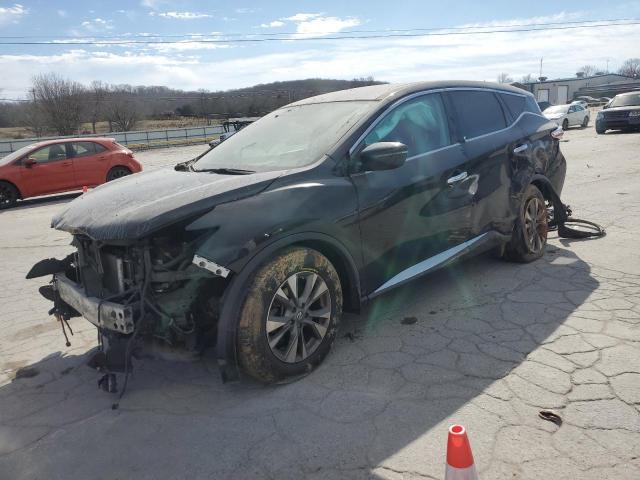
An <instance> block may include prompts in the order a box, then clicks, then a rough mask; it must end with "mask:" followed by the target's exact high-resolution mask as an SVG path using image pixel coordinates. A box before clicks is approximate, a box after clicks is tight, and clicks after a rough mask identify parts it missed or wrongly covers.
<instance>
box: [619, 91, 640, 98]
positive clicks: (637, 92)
mask: <svg viewBox="0 0 640 480" xmlns="http://www.w3.org/2000/svg"><path fill="white" fill-rule="evenodd" d="M639 93H640V90H635V91H633V92H624V93H619V94H618V95H616V97H624V96H625V95H638V94H639Z"/></svg>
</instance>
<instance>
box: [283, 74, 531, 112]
mask: <svg viewBox="0 0 640 480" xmlns="http://www.w3.org/2000/svg"><path fill="white" fill-rule="evenodd" d="M441 88H488V89H493V90H502V91H504V92H507V93H516V94H519V95H529V96H531V93H529V92H527V91H526V90H522V89H520V88H517V87H512V86H511V85H506V84H502V83H493V82H474V81H469V80H446V81H436V82H414V83H386V84H382V85H371V86H368V87H358V88H350V89H348V90H338V91H336V92H330V93H323V94H322V95H317V96H315V97H309V98H305V99H303V100H300V101H297V102H295V103H292V104H289V105H287V106H292V105H294V106H298V105H309V104H314V103H330V102H349V101H367V100H368V101H377V102H391V101H393V100H395V99H397V98H400V97H403V96H405V95H410V94H412V93H416V92H422V91H427V90H435V89H441Z"/></svg>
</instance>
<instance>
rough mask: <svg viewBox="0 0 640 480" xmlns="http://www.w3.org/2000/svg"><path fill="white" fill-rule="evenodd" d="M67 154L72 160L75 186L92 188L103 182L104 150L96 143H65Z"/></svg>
mask: <svg viewBox="0 0 640 480" xmlns="http://www.w3.org/2000/svg"><path fill="white" fill-rule="evenodd" d="M66 145H67V154H68V155H69V156H70V157H71V158H73V168H74V171H75V175H76V182H77V184H76V186H77V187H82V186H85V185H86V186H88V187H93V186H96V185H100V184H102V183H104V182H105V180H106V175H107V172H106V170H107V161H106V160H107V159H106V155H105V154H106V153H107V152H106V148H105V147H103V146H102V145H100V144H98V143H96V142H89V141H86V142H70V143H67V144H66Z"/></svg>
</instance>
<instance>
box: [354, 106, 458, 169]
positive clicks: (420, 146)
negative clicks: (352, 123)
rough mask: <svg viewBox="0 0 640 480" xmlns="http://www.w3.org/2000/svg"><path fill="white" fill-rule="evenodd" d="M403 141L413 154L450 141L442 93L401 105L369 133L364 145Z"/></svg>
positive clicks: (443, 145)
mask: <svg viewBox="0 0 640 480" xmlns="http://www.w3.org/2000/svg"><path fill="white" fill-rule="evenodd" d="M377 142H400V143H404V144H405V145H406V146H407V148H408V156H409V157H414V156H416V155H421V154H424V153H427V152H430V151H433V150H437V149H438V148H442V147H446V146H447V145H450V144H451V140H450V136H449V125H448V123H447V115H446V113H445V109H444V105H443V103H442V98H441V96H440V94H436V93H432V94H427V95H424V96H421V97H418V98H414V99H413V100H409V101H407V102H405V103H402V104H401V105H398V106H397V107H396V108H394V109H393V110H392V111H391V112H389V113H387V114H386V115H385V116H384V117H383V118H382V120H380V121H379V122H378V123H377V125H376V126H375V127H374V128H373V129H372V130H371V132H369V134H368V135H367V136H366V137H365V139H364V141H363V145H364V146H368V145H371V144H373V143H377Z"/></svg>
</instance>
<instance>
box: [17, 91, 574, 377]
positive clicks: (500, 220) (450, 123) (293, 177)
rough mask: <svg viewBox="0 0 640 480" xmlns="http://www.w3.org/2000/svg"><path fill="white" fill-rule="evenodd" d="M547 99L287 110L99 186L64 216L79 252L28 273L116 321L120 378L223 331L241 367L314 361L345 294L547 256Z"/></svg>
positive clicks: (288, 371) (331, 98) (107, 325)
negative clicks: (160, 345)
mask: <svg viewBox="0 0 640 480" xmlns="http://www.w3.org/2000/svg"><path fill="white" fill-rule="evenodd" d="M561 135H562V130H561V129H558V127H557V125H556V124H555V123H554V122H550V121H548V120H547V119H546V118H545V117H543V116H542V115H541V113H540V109H539V108H538V106H537V105H536V102H535V100H534V98H533V97H532V96H531V95H530V94H529V93H527V92H525V91H523V90H519V89H516V88H513V87H509V86H504V85H498V84H490V83H480V82H430V83H414V84H405V85H377V86H371V87H364V88H357V89H352V90H345V91H340V92H334V93H329V94H325V95H320V96H317V97H313V98H308V99H306V100H302V101H300V102H296V103H293V104H291V105H287V106H285V107H282V108H280V109H278V110H276V111H274V112H272V113H270V114H268V115H266V116H265V117H263V118H262V119H260V120H259V121H257V122H255V123H254V124H252V125H249V126H248V127H246V128H245V129H243V130H242V131H240V132H238V133H237V134H235V135H233V136H232V137H230V138H229V139H228V140H226V141H225V142H223V143H221V144H220V145H218V146H217V147H216V148H215V149H212V150H210V151H208V152H207V153H205V154H204V155H202V156H201V157H199V158H197V159H195V160H192V161H188V162H184V163H182V164H179V165H178V166H176V168H175V169H164V170H157V171H153V172H148V173H141V174H136V175H132V176H129V177H126V178H123V179H120V180H118V181H115V182H111V183H109V184H106V185H104V186H100V187H98V188H96V189H95V190H94V191H92V192H90V193H89V194H86V195H83V196H81V197H79V198H77V199H76V200H74V201H73V202H71V203H70V204H69V205H68V206H67V208H66V209H65V210H64V211H63V212H62V213H60V214H59V215H58V216H57V217H56V218H54V219H53V222H52V226H53V227H54V228H57V229H59V230H64V231H67V232H69V233H70V234H72V235H73V245H74V246H75V247H76V248H77V252H75V253H73V254H72V255H70V256H69V257H67V258H66V259H63V260H55V259H49V260H43V261H42V262H40V263H38V264H36V265H35V266H34V267H33V269H32V270H31V272H30V273H29V277H36V276H44V275H48V274H53V280H52V282H51V283H50V285H47V286H45V287H43V288H42V289H41V291H42V292H43V295H45V296H46V297H47V298H49V299H52V300H53V301H54V307H53V309H52V313H54V314H55V315H56V316H57V317H58V319H60V320H61V321H65V320H67V319H69V318H70V317H74V316H80V315H82V316H84V317H85V318H86V319H87V320H89V321H90V322H91V323H93V324H95V325H96V326H97V328H98V331H99V339H100V342H99V345H100V347H99V348H100V351H99V353H98V354H97V355H96V357H95V358H94V364H95V365H96V366H98V367H99V368H100V369H101V370H102V371H104V372H107V373H108V374H111V375H113V372H121V371H125V370H128V369H129V368H130V362H129V355H130V354H131V353H132V352H133V353H135V352H137V351H138V350H139V349H140V348H141V347H142V346H143V345H146V341H150V340H152V339H153V340H155V341H156V342H164V343H167V344H169V345H172V346H174V347H180V348H184V349H187V350H190V351H192V352H199V351H202V350H203V349H204V348H205V347H206V346H207V345H214V346H215V351H216V355H217V358H218V359H219V364H220V369H221V372H222V374H223V378H224V379H236V378H238V376H239V374H240V372H245V373H247V374H249V375H250V376H252V377H254V378H256V379H258V380H261V381H265V382H271V381H277V380H280V379H282V378H284V377H287V376H291V375H300V374H304V373H306V372H309V371H310V370H312V369H313V368H314V367H315V366H317V365H318V364H319V363H320V362H321V361H322V359H323V358H324V357H325V356H326V355H327V353H328V351H329V349H330V347H331V344H332V342H333V340H334V338H335V336H336V330H337V328H338V323H339V321H340V316H341V314H342V311H343V309H344V310H349V311H357V310H358V309H359V308H360V305H361V304H362V302H363V301H365V300H368V299H371V298H373V297H375V296H377V295H380V294H382V293H384V292H386V291H387V290H389V289H391V288H393V287H396V286H398V285H401V284H403V283H405V282H407V281H409V280H411V279H413V278H416V277H418V276H420V275H423V274H425V273H427V272H429V271H433V270H434V269H437V268H439V267H441V266H443V265H446V264H447V263H449V262H451V261H452V260H455V259H458V258H461V257H463V256H466V255H469V254H474V253H477V252H480V251H483V250H487V249H493V248H495V249H497V250H498V251H500V252H501V254H502V255H503V256H504V257H505V258H507V259H510V260H514V261H520V262H528V261H532V260H535V259H537V258H539V257H540V256H542V255H543V253H544V249H545V244H546V239H547V227H548V220H547V205H546V202H548V201H552V200H553V198H557V195H556V194H559V192H560V191H561V189H562V185H563V183H564V177H565V170H566V165H565V160H564V157H563V155H562V153H561V152H560V148H559V142H558V138H559V137H560V136H561Z"/></svg>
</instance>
